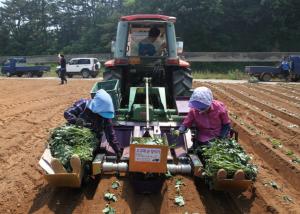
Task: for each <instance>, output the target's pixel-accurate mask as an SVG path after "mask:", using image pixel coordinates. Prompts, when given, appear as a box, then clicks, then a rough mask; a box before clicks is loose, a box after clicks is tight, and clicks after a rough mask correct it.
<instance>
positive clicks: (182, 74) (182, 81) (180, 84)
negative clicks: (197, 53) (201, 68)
mask: <svg viewBox="0 0 300 214" xmlns="http://www.w3.org/2000/svg"><path fill="white" fill-rule="evenodd" d="M192 84H193V77H192V74H191V69H189V68H182V69H179V70H175V71H173V95H174V97H177V96H184V95H185V96H189V95H190V89H191V88H192Z"/></svg>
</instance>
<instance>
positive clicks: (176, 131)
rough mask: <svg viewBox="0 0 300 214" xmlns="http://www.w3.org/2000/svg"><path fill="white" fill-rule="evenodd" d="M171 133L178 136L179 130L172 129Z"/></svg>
mask: <svg viewBox="0 0 300 214" xmlns="http://www.w3.org/2000/svg"><path fill="white" fill-rule="evenodd" d="M172 135H173V136H175V137H179V135H180V131H179V130H174V131H173V132H172Z"/></svg>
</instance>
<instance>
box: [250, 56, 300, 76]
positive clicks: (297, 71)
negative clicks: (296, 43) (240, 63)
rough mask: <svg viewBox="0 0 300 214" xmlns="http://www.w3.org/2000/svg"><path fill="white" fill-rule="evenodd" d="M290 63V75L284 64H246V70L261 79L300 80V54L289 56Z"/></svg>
mask: <svg viewBox="0 0 300 214" xmlns="http://www.w3.org/2000/svg"><path fill="white" fill-rule="evenodd" d="M287 60H288V63H289V71H288V75H286V74H285V73H284V71H283V69H282V64H281V63H280V64H279V65H278V66H276V67H275V66H246V67H245V72H246V73H248V74H249V75H250V76H254V77H257V78H258V79H259V80H260V81H265V82H268V81H270V80H271V79H272V78H279V79H286V80H291V81H295V82H296V81H298V80H300V55H293V56H289V57H287Z"/></svg>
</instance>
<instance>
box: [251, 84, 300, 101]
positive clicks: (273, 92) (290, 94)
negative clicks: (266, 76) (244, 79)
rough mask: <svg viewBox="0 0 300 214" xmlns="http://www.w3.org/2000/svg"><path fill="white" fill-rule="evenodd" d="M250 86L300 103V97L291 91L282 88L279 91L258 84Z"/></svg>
mask: <svg viewBox="0 0 300 214" xmlns="http://www.w3.org/2000/svg"><path fill="white" fill-rule="evenodd" d="M249 87H251V88H254V89H256V90H259V91H261V92H263V93H268V94H272V95H274V96H276V97H280V98H282V99H284V100H287V101H288V102H289V103H292V104H294V105H296V106H299V105H300V97H295V95H293V94H292V93H291V92H290V91H285V92H281V91H282V90H278V91H277V90H276V89H272V88H266V87H265V86H262V85H257V84H250V86H249Z"/></svg>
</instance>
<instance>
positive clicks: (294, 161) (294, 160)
mask: <svg viewBox="0 0 300 214" xmlns="http://www.w3.org/2000/svg"><path fill="white" fill-rule="evenodd" d="M292 162H293V163H300V158H298V157H293V159H292Z"/></svg>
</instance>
